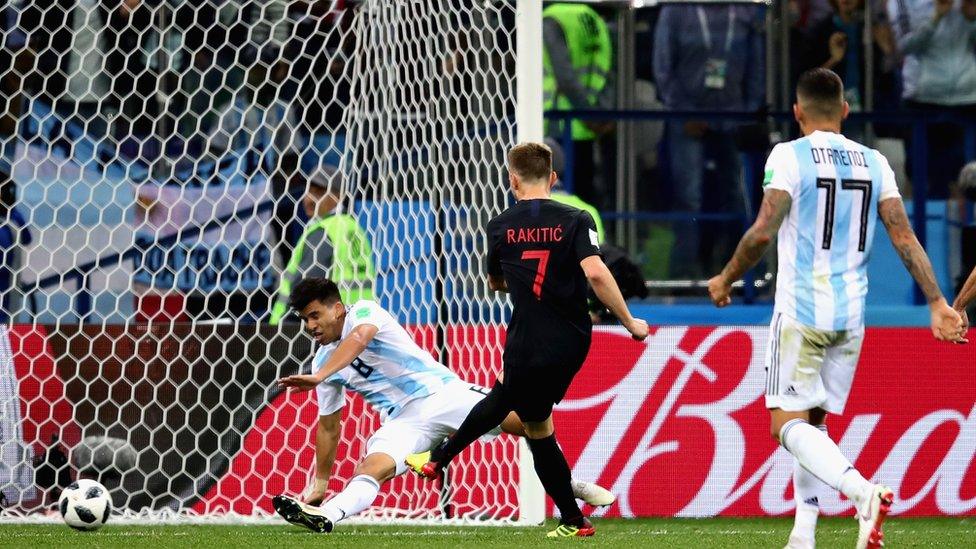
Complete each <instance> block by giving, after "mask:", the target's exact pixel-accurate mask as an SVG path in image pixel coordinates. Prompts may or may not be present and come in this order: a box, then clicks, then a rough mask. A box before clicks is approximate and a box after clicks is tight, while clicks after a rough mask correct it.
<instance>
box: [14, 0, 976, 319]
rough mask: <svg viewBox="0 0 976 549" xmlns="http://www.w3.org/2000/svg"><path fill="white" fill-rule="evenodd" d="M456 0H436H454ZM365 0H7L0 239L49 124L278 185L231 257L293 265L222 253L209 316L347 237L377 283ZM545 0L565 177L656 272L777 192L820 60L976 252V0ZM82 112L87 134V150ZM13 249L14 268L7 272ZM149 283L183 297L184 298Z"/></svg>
mask: <svg viewBox="0 0 976 549" xmlns="http://www.w3.org/2000/svg"><path fill="white" fill-rule="evenodd" d="M457 2H459V0H452V1H450V2H441V3H440V4H441V6H442V7H443V9H445V10H452V9H453V7H452V6H454V5H455V4H456V3H457ZM351 4H353V2H346V1H344V0H338V1H336V0H329V1H325V0H319V1H289V0H233V1H232V0H197V1H193V2H190V1H184V0H32V1H17V0H14V1H9V2H5V3H4V7H3V9H2V12H0V13H2V17H0V36H2V39H3V44H2V46H3V47H2V51H0V58H2V59H0V67H2V69H0V70H3V73H2V78H0V142H2V143H3V144H4V148H3V151H2V158H0V209H2V214H3V215H4V216H5V217H6V218H7V219H8V221H7V223H6V225H5V226H4V231H5V232H4V234H2V235H0V240H4V239H5V240H4V242H0V244H3V245H5V246H7V247H15V246H18V245H26V243H27V240H26V239H29V238H31V232H30V228H31V227H30V225H31V224H32V223H33V222H34V221H36V220H35V219H31V216H26V217H25V216H23V215H20V214H18V212H17V211H16V210H15V208H14V206H15V205H17V204H18V203H24V202H30V196H31V195H30V192H29V191H25V189H23V188H18V186H19V183H17V182H18V181H20V179H18V178H17V177H15V171H16V170H15V166H14V163H15V159H16V158H17V154H18V153H17V152H16V150H15V149H16V147H17V144H18V143H24V142H26V143H27V144H28V145H30V144H31V143H32V142H34V143H37V142H39V141H43V145H44V147H46V150H47V151H49V152H48V155H49V156H50V155H52V154H55V153H57V152H58V151H61V153H63V155H64V156H65V157H67V156H70V157H72V158H75V159H76V160H77V159H81V160H80V162H81V164H82V166H83V168H82V171H84V170H86V169H101V170H103V171H105V172H111V171H112V170H117V171H118V170H120V171H118V173H119V174H120V175H119V177H120V178H122V179H125V178H128V179H130V180H132V181H136V182H138V181H140V180H145V179H146V178H152V179H153V180H156V181H165V182H166V183H167V184H177V185H179V186H181V187H182V188H184V189H185V188H194V189H198V190H199V191H200V192H202V193H204V194H205V193H206V192H207V190H206V189H207V188H208V186H210V185H213V184H215V182H218V181H219V182H220V183H221V184H226V183H227V178H230V179H235V178H236V179H241V180H243V181H247V180H249V178H252V177H256V176H260V177H261V178H263V180H264V181H266V182H267V185H268V188H269V192H270V195H271V196H272V197H274V204H273V205H272V206H271V207H270V208H265V209H261V207H260V206H259V205H257V201H256V202H255V208H256V209H255V213H256V214H262V215H265V216H266V217H264V218H262V219H263V221H266V222H267V224H269V225H270V226H271V228H272V232H273V235H274V237H273V239H272V241H271V243H270V244H269V245H268V247H267V249H266V250H263V251H260V253H256V252H255V251H254V249H251V250H250V251H249V252H248V254H247V255H246V257H244V258H243V259H241V260H240V261H237V260H238V259H240V258H236V256H235V252H234V250H229V251H228V252H227V254H228V257H229V259H227V262H228V263H229V264H234V265H236V266H237V267H241V265H239V263H240V262H241V261H243V262H245V263H246V262H248V261H265V262H273V263H274V264H275V265H277V266H278V275H277V276H272V277H265V276H264V275H262V274H258V275H256V278H255V280H254V281H252V286H251V290H254V289H258V290H261V292H258V293H261V294H263V297H262V298H260V299H259V300H258V301H259V302H258V303H248V304H245V305H240V306H238V305H233V306H232V305H231V304H230V300H231V299H232V298H233V297H234V296H233V295H230V294H233V293H234V290H235V289H238V286H235V285H234V284H231V285H230V286H229V287H230V288H231V290H228V289H227V288H222V287H221V282H220V275H219V274H218V275H215V276H216V277H217V279H218V280H217V281H216V282H213V283H211V284H209V287H211V288H214V289H222V290H223V291H222V292H220V293H222V297H220V300H219V301H218V299H217V297H215V296H211V295H207V294H206V292H204V293H203V294H195V295H194V296H190V297H189V298H188V300H187V302H186V303H184V304H182V305H181V307H185V308H186V310H188V311H191V314H192V315H194V316H196V315H204V316H206V314H207V311H208V310H209V311H225V310H229V309H239V310H247V311H250V312H253V313H254V314H255V316H256V317H262V316H263V315H265V314H268V313H269V311H271V310H272V309H273V308H274V301H275V299H276V296H277V298H278V299H280V298H281V297H282V296H283V295H284V296H285V297H286V295H287V288H285V287H284V286H287V282H284V281H286V280H288V279H290V278H294V277H295V276H296V275H298V274H303V273H306V274H307V273H309V272H311V271H310V269H313V268H315V264H316V263H318V264H319V267H321V266H322V264H326V266H329V264H331V263H334V262H336V261H340V260H341V259H337V258H342V257H346V258H347V263H348V265H345V266H343V267H342V268H343V269H345V270H344V271H343V272H344V273H345V274H342V275H341V276H344V277H346V278H347V279H348V280H349V281H351V282H355V283H357V284H358V285H359V286H358V291H359V292H361V293H360V294H358V295H366V296H368V295H371V294H370V292H371V288H370V284H371V283H370V278H371V277H372V276H374V275H373V270H374V268H375V267H374V266H373V265H372V262H371V261H370V259H369V255H370V252H369V243H368V239H367V241H365V242H364V237H363V235H362V234H361V229H358V228H357V227H356V226H355V223H352V224H351V225H350V224H349V223H347V221H348V219H345V218H342V217H341V216H342V215H344V214H343V212H342V211H341V210H342V208H341V203H342V201H343V198H344V197H343V196H342V194H343V190H342V189H343V188H345V184H344V182H343V177H344V175H343V173H342V172H341V171H340V170H339V164H340V159H341V157H342V154H343V150H344V146H345V141H346V131H347V127H346V125H345V123H344V122H343V120H344V115H345V114H346V113H345V110H346V107H347V105H348V104H349V101H350V94H352V93H354V91H353V90H352V85H351V84H350V82H351V79H350V77H349V75H351V74H353V71H356V70H357V67H356V66H354V65H353V64H351V63H349V62H348V60H349V59H350V55H349V53H350V52H351V51H352V50H353V49H354V48H357V47H358V46H357V44H355V43H354V42H353V41H351V40H347V39H345V38H344V37H347V36H348V34H347V33H343V32H340V31H341V30H342V28H343V27H344V26H348V25H350V24H351V21H350V18H349V17H348V10H347V9H346V8H348V7H350V5H351ZM544 7H545V11H544V24H543V43H544V74H543V89H544V101H545V105H544V106H545V109H546V111H547V114H546V117H547V118H546V120H547V121H546V133H547V136H548V140H549V143H550V144H551V145H552V146H553V147H554V148H555V149H556V152H557V164H558V166H557V169H558V171H559V172H560V180H561V188H560V196H561V197H562V199H564V200H566V201H569V202H573V203H574V204H576V205H578V206H580V207H584V208H587V209H589V210H590V211H592V212H594V213H595V214H596V215H597V217H598V221H600V222H601V232H605V235H604V238H605V240H606V241H607V243H608V244H610V245H613V246H615V247H616V248H617V250H618V251H619V252H620V254H621V255H622V256H623V257H625V258H629V260H630V262H632V263H633V264H635V265H637V266H638V268H639V270H640V276H641V277H642V278H643V280H644V281H646V287H647V289H649V290H650V292H651V295H652V296H658V297H663V298H664V299H671V298H673V297H675V296H681V295H683V294H684V293H687V294H691V293H693V292H694V291H695V288H696V285H697V284H698V282H699V281H700V280H701V279H703V278H707V277H708V275H709V273H712V272H713V271H715V270H716V269H717V268H719V267H720V265H721V264H722V263H723V262H724V261H725V260H726V259H727V257H728V256H729V255H730V253H731V251H732V247H733V246H734V243H735V242H736V241H737V239H738V236H739V235H740V234H741V232H742V230H743V228H744V227H745V226H746V223H747V222H748V221H749V219H751V218H752V216H753V215H754V213H755V210H756V208H757V206H758V201H759V199H760V197H761V192H762V191H761V178H762V169H763V161H764V159H765V154H766V153H767V152H768V150H769V148H770V147H771V146H772V145H773V144H774V143H776V142H779V141H782V140H786V139H791V138H794V137H796V131H797V130H796V128H795V125H793V124H791V123H790V115H789V110H790V107H791V105H792V101H793V96H792V89H793V86H794V83H795V81H796V79H797V77H798V76H799V74H800V73H801V72H803V71H804V70H806V69H809V68H812V67H828V68H831V69H833V70H834V71H836V72H837V73H838V74H839V75H840V76H841V78H842V79H843V81H844V83H845V86H846V94H847V100H848V102H849V103H850V106H851V111H852V113H854V115H853V116H852V119H851V122H850V123H849V124H848V126H847V128H846V132H847V134H848V136H849V137H852V138H854V139H857V140H863V141H865V142H866V143H868V144H869V145H871V146H873V147H876V148H878V149H879V150H881V151H882V152H883V153H884V154H885V155H887V156H888V157H889V159H890V160H891V162H892V165H893V166H894V168H895V170H896V173H897V175H898V179H899V185H900V186H901V189H902V194H903V195H904V196H905V197H906V198H909V199H914V202H915V203H916V205H917V204H918V203H927V206H925V207H926V212H928V214H927V215H935V216H936V217H937V218H938V219H940V220H941V223H942V224H943V225H941V226H940V227H937V228H936V230H935V231H934V232H933V233H931V234H934V235H942V236H938V237H937V238H935V240H938V242H942V244H939V245H940V246H942V247H944V248H945V251H944V253H943V254H941V255H939V254H937V255H939V257H943V258H944V261H943V262H944V265H943V267H942V268H941V271H942V272H943V273H944V276H946V277H955V276H956V275H957V274H958V273H960V272H964V271H963V268H964V267H965V264H966V263H967V262H969V261H972V259H971V258H969V256H971V255H973V252H972V249H973V248H976V240H970V241H966V242H968V244H966V243H964V239H965V238H966V235H967V234H970V237H969V238H972V236H971V232H970V233H967V225H968V224H970V223H971V222H972V209H973V207H972V201H973V200H974V199H976V171H974V170H972V169H971V170H969V171H966V170H964V169H963V168H964V166H965V165H966V163H967V161H972V160H974V158H976V0H777V1H774V2H772V3H771V4H768V5H767V4H760V3H734V4H729V3H719V2H708V3H702V4H692V3H684V2H675V3H656V2H642V1H636V2H619V1H609V2H573V3H548V2H547V3H545V5H544ZM459 11H463V10H459ZM502 27H503V28H504V27H505V25H502ZM502 39H505V40H512V37H511V36H507V37H503V38H502ZM463 46H465V45H464V44H454V45H450V44H448V45H444V47H445V51H444V55H443V58H444V62H443V63H442V66H441V67H440V68H439V70H442V71H444V72H445V73H448V74H450V73H451V72H452V71H455V70H457V67H458V66H459V65H461V64H463V63H464V62H465V60H464V58H463V57H464V56H463V54H459V53H455V52H461V51H464V47H463ZM499 62H500V63H502V64H504V63H510V62H511V60H510V59H507V60H506V59H503V60H500V61H499ZM461 84H462V85H463V84H464V83H463V82H462V83H461ZM418 86H419V87H418ZM422 86H423V84H422V83H416V84H411V85H407V86H405V88H404V89H400V90H398V91H397V94H396V95H395V97H394V99H395V101H396V102H397V104H398V105H400V106H401V108H402V110H403V118H404V119H405V120H409V119H411V117H415V116H423V112H422V109H420V108H414V107H415V106H416V105H417V103H415V102H414V99H413V98H415V97H420V96H423V95H424V94H430V93H431V90H429V89H423V87H422ZM452 108H455V109H464V108H465V106H464V105H462V104H456V105H452ZM52 114H53V116H52ZM446 114H447V115H450V112H447V113H446ZM31 120H35V121H38V120H39V121H40V122H36V123H34V124H33V126H32V123H31ZM51 120H55V122H54V125H53V126H52V125H51ZM79 128H80V130H77V129H79ZM76 131H81V132H83V133H84V135H85V136H86V139H87V141H86V142H87V143H90V144H92V145H91V150H90V151H87V152H83V151H82V152H80V147H79V145H78V139H77V136H76V135H75V134H74V133H73V132H76ZM18 136H19V137H18ZM32 140H34V141H32ZM390 146H393V147H396V146H397V144H395V143H393V144H390ZM231 164H232V165H233V170H231V171H230V172H228V171H227V167H228V166H230V165H231ZM202 166H203V168H202ZM59 173H60V172H59ZM226 173H232V175H230V176H225V175H222V174H226ZM967 174H969V175H968V176H967ZM82 179H83V178H82ZM492 183H494V182H492ZM72 192H74V191H66V194H65V199H66V200H69V201H70V200H71V197H72V196H73V195H72ZM45 193H47V194H45ZM164 194H165V193H164V192H163V191H160V190H153V191H145V192H143V191H140V190H138V189H137V190H136V191H135V192H134V195H133V197H132V199H133V203H135V204H138V205H139V207H140V208H141V209H140V210H138V211H137V212H136V214H135V215H136V217H137V219H142V220H152V219H153V216H154V208H156V207H157V206H158V205H159V204H160V203H164V202H165V197H164ZM37 196H40V197H41V198H42V199H44V200H49V199H50V197H51V195H50V193H49V191H44V192H41V194H40V195H37ZM181 196H183V195H181ZM41 198H36V197H35V200H37V201H40V200H41ZM238 206H239V204H238ZM337 208H338V210H337ZM228 211H230V212H231V213H233V211H234V209H233V208H232V209H231V210H228ZM933 212H935V213H934V214H933ZM155 213H158V212H155ZM98 215H99V216H104V215H105V214H104V212H103V213H99V214H98ZM120 215H122V217H125V216H126V215H130V214H126V213H122V214H120ZM52 216H54V217H57V212H54V213H53V214H52ZM187 216H188V217H190V218H192V217H193V214H192V213H188V214H187ZM157 221H158V222H159V223H160V226H162V225H165V223H166V219H162V220H157ZM323 221H324V222H323ZM25 227H26V228H27V229H28V230H27V231H24V230H23V229H24V228H25ZM603 227H605V231H604V229H603ZM242 230H244V231H245V232H246V230H247V229H246V228H245V229H242ZM315 231H319V232H318V233H317V234H316V233H315ZM330 231H331V232H330ZM931 234H930V236H931ZM33 236H34V237H35V238H36V237H37V236H38V235H36V234H34V235H33ZM137 240H138V237H137ZM943 241H944V242H943ZM343 242H345V244H343ZM349 242H352V244H349ZM350 247H354V248H355V249H352V248H350ZM323 248H324V249H326V251H325V252H322V249H323ZM339 248H343V249H342V250H340V249H339ZM308 250H310V251H309V253H306V251H308ZM350 254H351V256H350ZM349 257H352V259H348V258H349ZM256 258H257V259H256ZM189 261H192V258H191V259H190V260H189ZM201 261H204V262H206V261H209V259H208V258H203V259H202V260H201ZM235 261H237V263H235ZM10 263H11V262H10V261H7V262H6V264H5V265H4V269H5V270H4V271H3V273H4V274H3V276H4V277H6V280H0V284H3V285H7V286H9V285H10V284H11V281H10V278H11V276H12V275H11V273H12V272H13V271H14V270H15V268H16V266H15V265H11V264H10ZM241 269H243V268H241ZM764 269H766V270H772V266H771V265H767V266H765V267H764ZM258 271H261V272H263V271H262V270H261V269H258ZM323 272H326V273H328V272H329V271H328V269H326V270H325V271H323ZM966 272H968V271H966ZM242 276H243V275H242ZM134 280H135V281H136V283H142V284H145V285H146V286H151V285H152V283H151V281H147V280H140V279H139V277H138V276H136V277H135V278H134ZM764 280H767V279H766V278H764V276H763V273H759V274H758V275H757V282H756V283H755V284H754V286H753V287H754V288H756V289H757V291H758V294H757V295H756V296H751V295H750V299H751V298H753V297H755V298H756V299H762V297H763V295H764V294H763V291H764V288H765V287H764V286H763V281H764ZM204 286H206V285H201V284H200V283H199V281H196V282H194V287H195V288H198V289H199V288H201V287H204ZM249 291H250V290H249ZM283 292H284V293H283ZM638 294H640V292H638V293H637V294H633V295H638ZM156 297H158V296H156ZM248 299H251V298H248ZM152 307H153V308H161V309H165V308H166V302H165V299H161V300H160V301H154V302H153V304H152ZM279 313H280V311H279ZM214 314H216V313H214ZM272 316H274V315H272ZM278 318H279V319H280V314H279V315H278Z"/></svg>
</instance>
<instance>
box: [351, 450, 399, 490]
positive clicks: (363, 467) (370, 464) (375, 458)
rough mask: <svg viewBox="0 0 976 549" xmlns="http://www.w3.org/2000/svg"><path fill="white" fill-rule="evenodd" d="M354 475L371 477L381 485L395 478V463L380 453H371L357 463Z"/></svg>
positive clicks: (389, 457)
mask: <svg viewBox="0 0 976 549" xmlns="http://www.w3.org/2000/svg"><path fill="white" fill-rule="evenodd" d="M354 474H355V475H366V476H369V477H372V478H374V479H375V480H376V482H378V483H380V484H382V483H384V482H386V481H388V480H390V479H391V478H393V477H395V476H396V461H395V460H394V459H393V458H392V457H391V456H389V455H387V454H384V453H382V452H377V453H373V454H370V455H368V456H366V458H365V459H363V460H362V461H360V462H359V465H357V466H356V472H355V473H354Z"/></svg>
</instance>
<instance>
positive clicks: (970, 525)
mask: <svg viewBox="0 0 976 549" xmlns="http://www.w3.org/2000/svg"><path fill="white" fill-rule="evenodd" d="M551 524H552V523H547V525H546V526H547V527H549V526H550V525H551ZM596 524H597V534H596V536H595V537H593V538H589V539H565V540H557V541H553V540H547V539H545V537H544V535H545V532H546V528H544V527H537V528H514V527H504V528H496V527H470V528H461V527H454V526H445V527H428V526H409V527H407V526H346V527H340V528H338V529H337V530H336V531H335V532H333V533H331V534H315V533H312V532H308V531H306V530H303V529H301V528H298V527H294V526H290V525H284V524H283V525H280V526H279V525H261V526H249V525H241V526H233V525H193V526H189V525H187V526H134V525H118V524H117V525H112V524H111V523H110V524H109V525H107V526H105V527H104V528H102V529H101V530H98V531H96V532H76V531H74V530H71V529H69V528H68V527H66V526H63V525H60V524H57V525H54V524H44V525H36V524H33V525H27V524H0V546H2V547H5V548H12V547H49V548H57V549H60V548H62V547H85V548H96V547H142V548H146V549H149V548H152V549H167V548H170V547H180V548H183V547H192V548H194V549H196V548H210V547H213V548H221V549H240V548H244V547H261V548H266V547H274V548H293V547H316V548H321V547H331V546H336V547H344V548H345V547H368V548H377V547H394V548H397V549H407V548H413V547H419V548H423V549H441V548H450V549H456V548H462V547H478V548H483V547H517V548H520V549H524V548H526V547H537V546H552V545H553V544H574V545H576V544H579V546H585V547H587V548H596V547H622V548H627V549H639V548H645V547H676V548H693V549H705V548H712V547H744V548H745V547H748V548H764V547H769V548H776V549H779V548H781V547H783V545H784V544H785V543H786V538H787V537H788V535H789V532H790V527H791V524H792V521H791V520H790V519H779V518H776V519H770V518H758V519H726V518H722V519H702V520H696V519H636V520H619V519H618V520H598V521H596ZM856 535H857V531H856V524H855V522H854V520H853V519H850V518H826V519H821V520H820V526H819V528H818V535H817V546H818V547H821V548H824V549H830V548H834V547H853V546H854V541H855V538H856ZM885 537H886V546H887V547H889V548H891V547H894V548H899V547H976V519H973V518H966V519H962V518H931V519H930V518H923V519H897V518H895V519H891V520H889V521H888V522H887V523H886V524H885Z"/></svg>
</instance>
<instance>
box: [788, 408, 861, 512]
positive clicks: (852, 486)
mask: <svg viewBox="0 0 976 549" xmlns="http://www.w3.org/2000/svg"><path fill="white" fill-rule="evenodd" d="M779 440H780V443H781V444H782V445H783V447H784V448H786V450H787V451H789V452H790V453H791V454H793V457H795V458H796V460H797V461H798V462H799V463H800V465H802V466H803V468H804V469H806V470H807V471H808V472H810V473H812V474H813V475H814V476H815V477H817V478H819V479H820V480H822V481H823V482H824V483H825V484H827V485H828V486H830V487H832V488H834V489H836V490H839V491H840V492H841V493H842V494H844V495H845V496H847V498H848V499H850V500H851V501H853V502H854V504H855V505H856V506H858V507H860V506H861V503H862V502H863V501H864V500H865V498H866V497H867V496H868V494H869V493H870V491H871V487H872V484H871V483H870V482H868V481H867V480H865V478H864V477H862V476H861V473H858V472H857V469H854V466H853V465H851V462H850V461H848V460H847V458H845V457H844V454H842V453H841V452H840V448H838V447H837V445H836V444H834V441H832V440H830V437H828V436H827V434H826V433H825V432H823V431H821V430H820V429H817V428H816V427H814V426H813V425H810V424H809V423H807V422H806V421H804V420H802V419H792V420H790V421H787V422H786V423H785V424H784V425H783V428H782V429H780V431H779Z"/></svg>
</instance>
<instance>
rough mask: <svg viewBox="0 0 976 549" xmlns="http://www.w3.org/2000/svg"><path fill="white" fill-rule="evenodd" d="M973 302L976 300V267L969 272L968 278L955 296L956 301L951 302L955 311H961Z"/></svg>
mask: <svg viewBox="0 0 976 549" xmlns="http://www.w3.org/2000/svg"><path fill="white" fill-rule="evenodd" d="M974 302H976V268H974V269H973V272H971V273H969V278H967V279H966V283H965V284H963V285H962V289H961V290H959V295H957V296H956V301H955V302H953V304H952V307H953V308H954V309H955V310H957V311H963V310H965V309H966V308H967V307H969V306H970V305H972V304H973V303H974Z"/></svg>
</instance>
